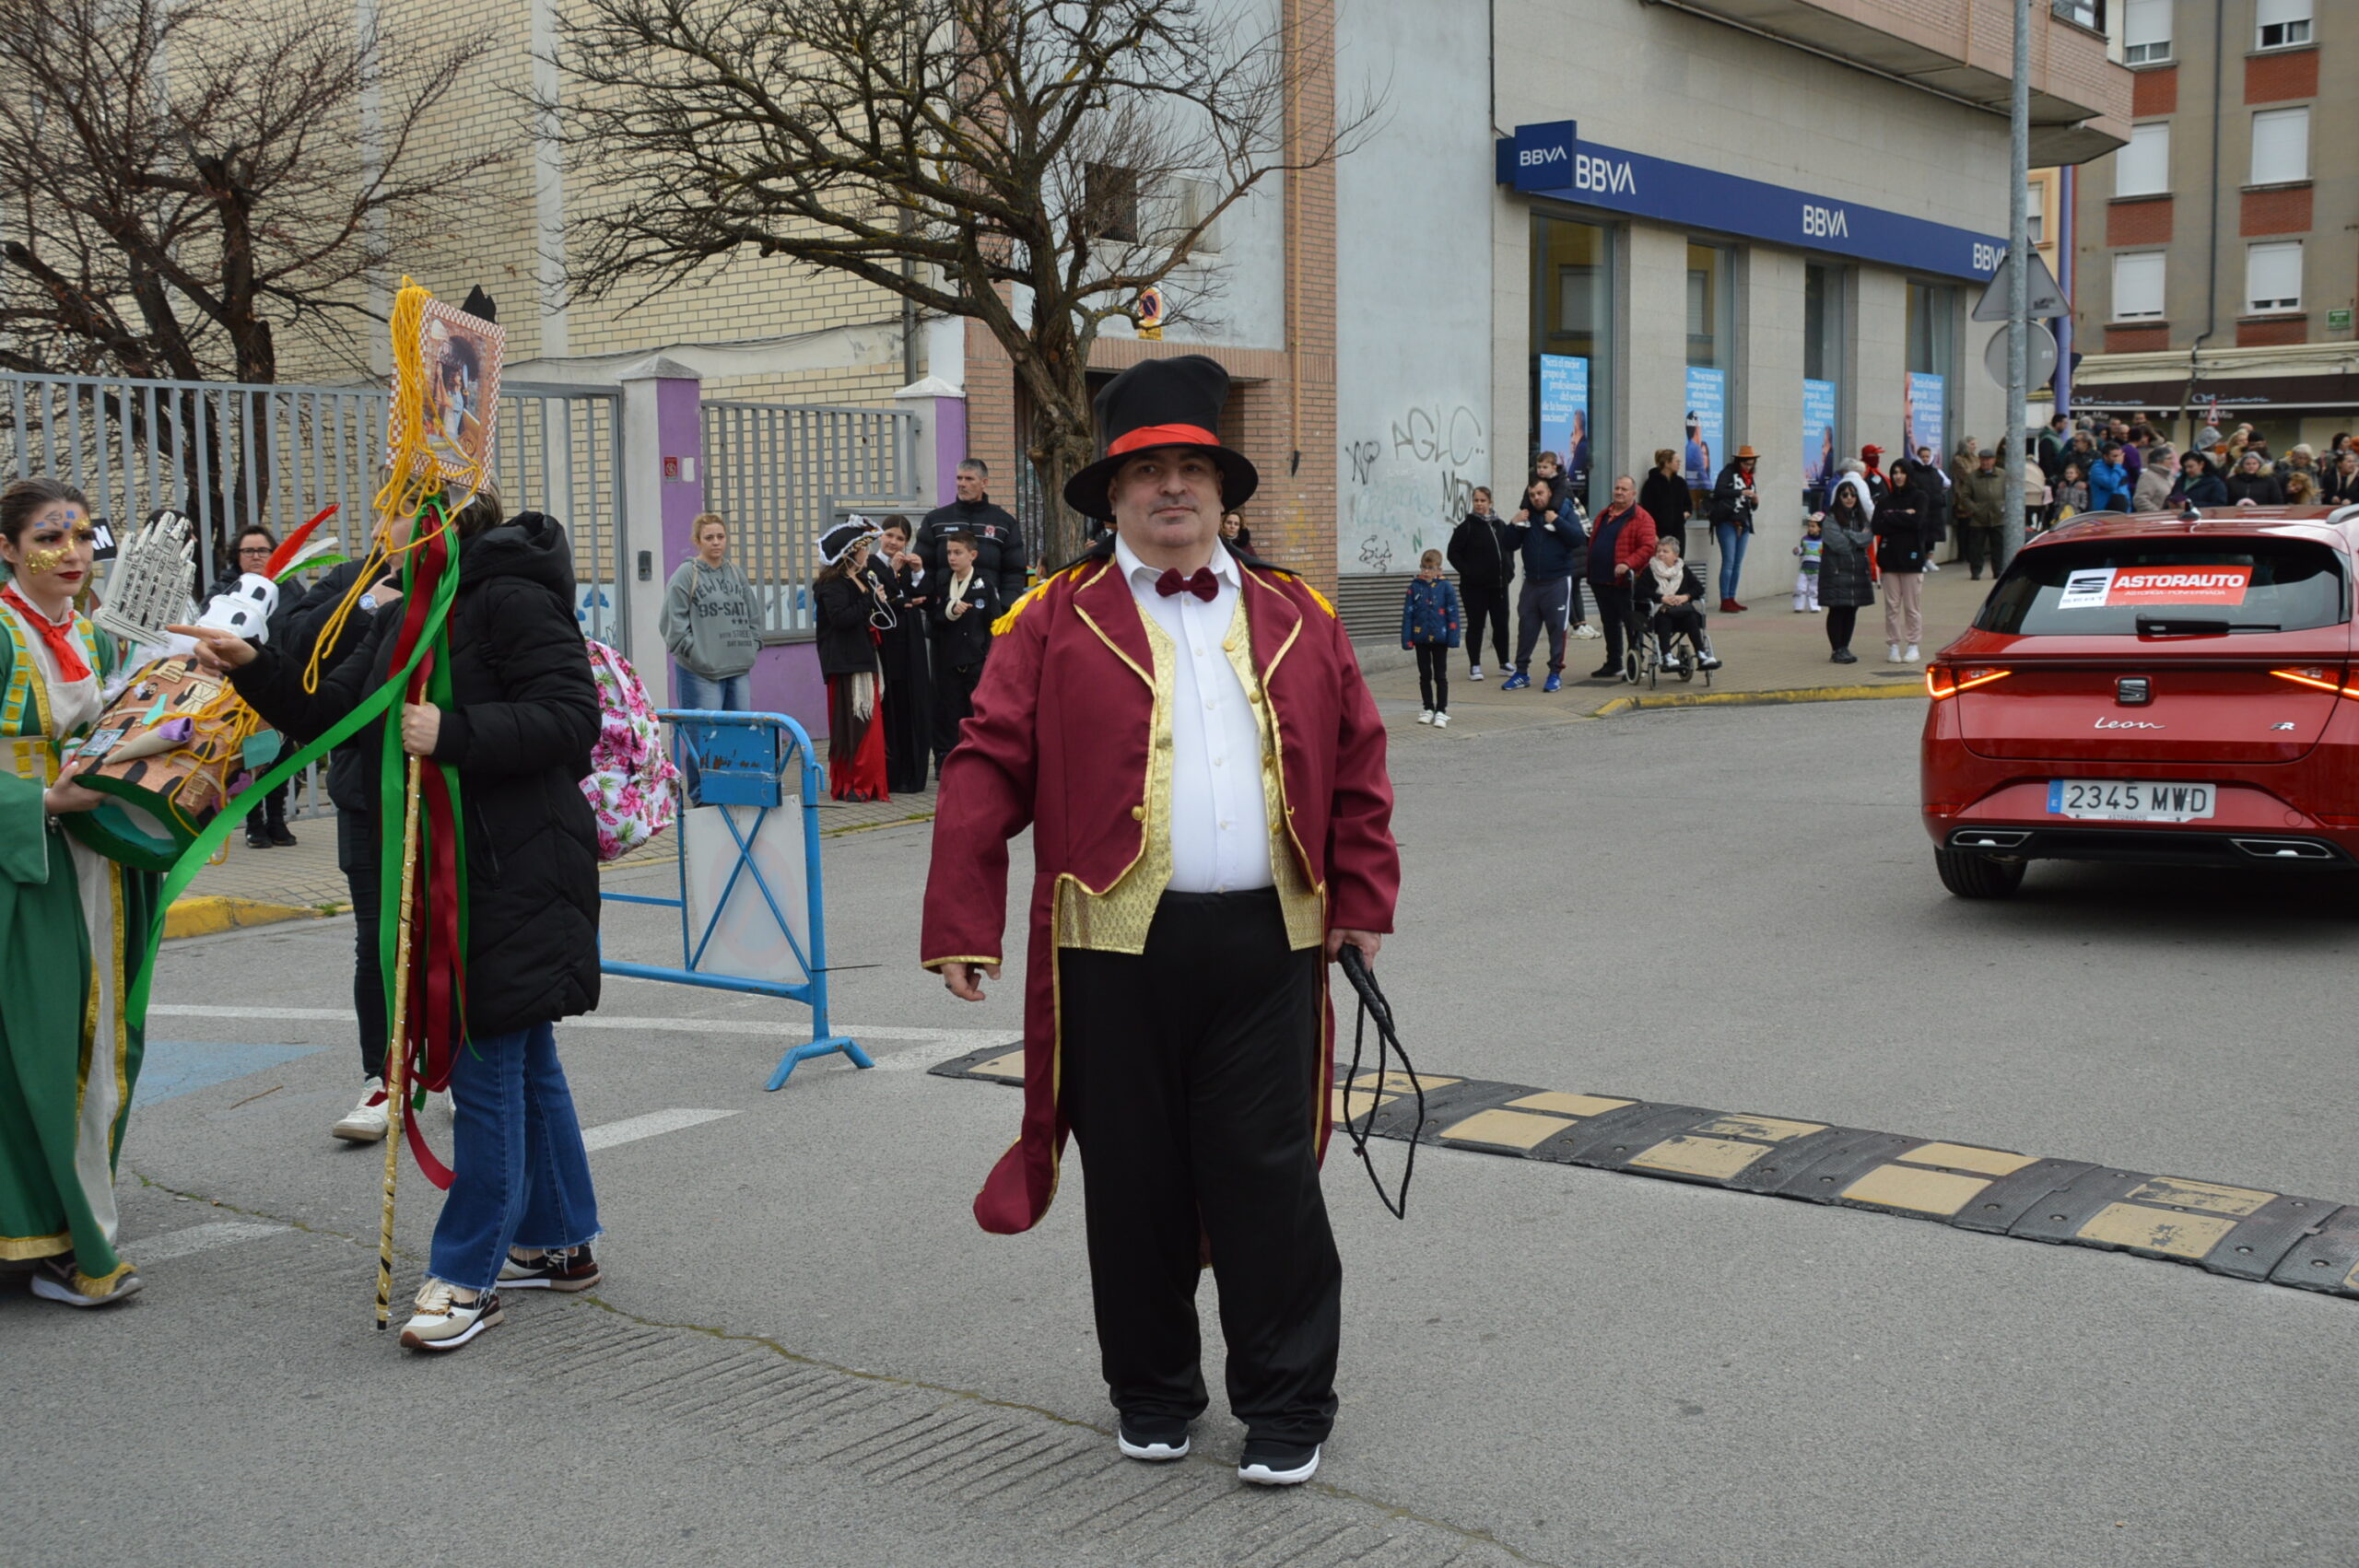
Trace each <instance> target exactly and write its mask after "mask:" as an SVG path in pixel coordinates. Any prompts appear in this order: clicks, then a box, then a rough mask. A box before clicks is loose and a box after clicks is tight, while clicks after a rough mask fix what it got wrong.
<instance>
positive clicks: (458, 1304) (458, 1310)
mask: <svg viewBox="0 0 2359 1568" xmlns="http://www.w3.org/2000/svg"><path fill="white" fill-rule="evenodd" d="M416 1306H417V1310H416V1311H415V1312H414V1313H413V1314H412V1315H411V1316H410V1320H409V1321H408V1322H407V1323H405V1324H404V1325H403V1326H402V1348H403V1349H404V1350H407V1351H455V1350H457V1349H458V1348H459V1347H460V1346H461V1345H464V1344H465V1343H466V1342H467V1341H468V1340H472V1339H474V1338H475V1336H476V1335H478V1334H481V1333H482V1332H483V1331H484V1330H485V1329H487V1328H498V1327H499V1322H500V1311H499V1292H498V1291H483V1292H480V1293H477V1294H476V1296H475V1300H473V1301H461V1300H460V1299H459V1297H458V1293H457V1289H456V1287H454V1286H453V1285H452V1283H451V1282H450V1281H448V1280H428V1281H426V1283H425V1284H423V1285H421V1286H419V1287H418V1292H417V1303H416Z"/></svg>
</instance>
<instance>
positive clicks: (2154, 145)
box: [2113, 120, 2171, 196]
mask: <svg viewBox="0 0 2359 1568" xmlns="http://www.w3.org/2000/svg"><path fill="white" fill-rule="evenodd" d="M2170 188H2171V127H2170V122H2169V121H2167V120H2165V121H2158V122H2156V123H2154V124H2152V125H2132V126H2131V127H2130V143H2129V145H2128V146H2124V147H2122V148H2121V149H2120V150H2119V151H2118V152H2116V153H2115V154H2114V155H2113V193H2114V194H2115V195H2117V196H2154V195H2160V194H2162V193H2164V192H2165V191H2168V190H2169V189H2170Z"/></svg>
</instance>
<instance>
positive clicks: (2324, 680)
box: [2270, 664, 2359, 697]
mask: <svg viewBox="0 0 2359 1568" xmlns="http://www.w3.org/2000/svg"><path fill="white" fill-rule="evenodd" d="M2270 673H2271V674H2272V675H2274V676H2276V677H2277V678H2278V679H2279V680H2281V681H2291V682H2293V683H2294V685H2297V686H2313V687H2316V688H2317V689H2318V690H2319V691H2322V692H2335V693H2338V694H2340V695H2341V696H2353V697H2359V687H2353V686H2346V685H2343V684H2342V683H2341V681H2340V680H2339V679H2337V678H2336V675H2337V672H2335V671H2332V670H2329V669H2327V668H2325V667H2324V666H2323V665H2318V664H2303V665H2299V666H2297V667H2295V668H2294V669H2291V670H2271V672H2270Z"/></svg>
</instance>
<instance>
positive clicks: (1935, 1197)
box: [933, 1045, 2359, 1298]
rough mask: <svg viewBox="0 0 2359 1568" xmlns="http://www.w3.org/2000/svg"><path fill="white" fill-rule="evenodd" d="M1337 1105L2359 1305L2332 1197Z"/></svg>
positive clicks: (1494, 1114)
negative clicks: (2344, 1299)
mask: <svg viewBox="0 0 2359 1568" xmlns="http://www.w3.org/2000/svg"><path fill="white" fill-rule="evenodd" d="M933 1071H934V1073H935V1074H936V1075H938V1076H941V1077H945V1078H975V1079H981V1080H984V1081H986V1082H998V1083H1021V1082H1023V1079H1024V1053H1023V1051H1022V1050H1021V1049H1020V1048H1015V1047H1013V1046H1012V1045H1003V1046H992V1047H986V1048H984V1049H982V1050H979V1051H969V1052H968V1053H967V1054H966V1055H964V1056H960V1057H957V1058H955V1059H952V1060H949V1061H946V1062H944V1063H943V1064H941V1065H940V1066H939V1067H936V1068H934V1069H933ZM1420 1091H1422V1092H1423V1094H1424V1114H1423V1116H1422V1117H1421V1116H1420V1115H1419V1114H1418V1113H1419V1106H1418V1094H1419V1092H1420ZM1331 1108H1332V1111H1333V1113H1334V1117H1335V1119H1336V1120H1337V1121H1339V1122H1349V1123H1362V1122H1364V1123H1365V1124H1366V1127H1367V1131H1368V1132H1369V1133H1370V1134H1371V1135H1373V1136H1376V1137H1380V1138H1391V1139H1398V1140H1402V1141H1410V1140H1414V1141H1419V1142H1424V1143H1433V1144H1438V1145H1441V1146H1443V1147H1446V1148H1454V1149H1464V1150H1469V1151H1474V1152H1480V1153H1488V1154H1504V1155H1509V1156H1512V1157H1515V1158H1518V1159H1524V1160H1533V1161H1538V1162H1541V1163H1543V1164H1570V1165H1587V1166H1590V1167H1591V1168H1593V1169H1597V1170H1606V1171H1622V1172H1626V1173H1628V1174H1630V1175H1634V1176H1656V1177H1662V1178H1668V1179H1670V1180H1673V1181H1684V1182H1694V1183H1697V1184H1700V1185H1703V1186H1706V1187H1718V1188H1725V1189H1727V1190H1729V1191H1731V1192H1743V1193H1753V1194H1757V1195H1760V1196H1764V1197H1777V1198H1792V1199H1801V1200H1802V1201H1803V1202H1806V1203H1820V1204H1828V1205H1836V1206H1840V1207H1844V1208H1853V1209H1863V1210H1870V1211H1875V1212H1879V1213H1884V1214H1895V1215H1900V1216H1903V1217H1905V1218H1907V1219H1914V1220H1930V1221H1932V1222H1934V1223H1939V1224H1944V1225H1948V1226H1950V1227H1951V1228H1952V1229H1954V1230H1962V1231H1974V1232H1979V1233H1982V1234H1984V1235H2006V1236H2014V1237H2018V1238H2021V1239H2024V1240H2028V1241H2044V1242H2048V1243H2051V1244H2053V1245H2056V1246H2085V1247H2095V1248H2098V1249H2100V1250H2104V1251H2108V1252H2121V1253H2128V1254H2130V1255H2133V1256H2136V1257H2140V1258H2160V1259H2165V1260H2168V1261H2171V1262H2177V1263H2189V1264H2193V1265H2194V1266H2196V1267H2197V1268H2200V1269H2203V1270H2208V1271H2209V1272H2212V1273H2214V1274H2219V1275H2221V1276H2223V1277H2224V1278H2228V1279H2236V1280H2246V1281H2254V1282H2262V1281H2266V1282H2268V1283H2270V1284H2275V1285H2288V1286H2292V1287H2294V1288H2296V1289H2299V1290H2307V1291H2319V1292H2324V1293H2328V1294H2332V1295H2341V1296H2349V1297H2353V1298H2359V1206H2348V1207H2346V1206H2345V1205H2343V1204H2341V1203H2337V1202H2334V1201H2333V1200H2331V1199H2322V1198H2309V1197H2304V1196H2299V1195H2295V1194H2290V1193H2283V1192H2277V1191H2272V1190H2271V1189H2270V1188H2259V1187H2248V1186H2244V1185H2241V1184H2232V1183H2227V1182H2216V1181H2201V1180H2196V1179H2194V1178H2191V1177H2187V1176H2158V1175H2155V1174H2154V1173H2152V1172H2148V1171H2133V1170H2127V1169H2122V1168H2119V1167H2116V1166H2112V1165H2101V1164H2092V1163H2091V1162H2089V1161H2086V1160H2068V1159H2059V1158H2055V1157H2052V1156H2042V1155H2037V1154H2026V1153H2019V1152H2017V1151H2015V1150H2012V1149H2000V1148H1994V1147H1991V1146H1989V1145H1988V1144H1982V1143H1976V1142H1971V1141H1963V1140H1946V1139H1931V1138H1912V1137H1910V1136H1908V1135H1907V1134H1906V1133H1898V1132H1877V1131H1874V1130H1872V1129H1867V1128H1860V1127H1841V1126H1837V1125H1835V1124H1832V1123H1828V1122H1820V1121H1810V1120H1806V1119H1802V1118H1800V1117H1786V1116H1771V1115H1764V1114H1761V1113H1759V1112H1753V1111H1716V1110H1708V1109H1706V1108H1704V1107H1703V1106H1682V1105H1672V1104H1666V1103H1663V1102H1661V1101H1654V1100H1644V1099H1636V1098H1629V1097H1625V1096H1622V1095H1615V1094H1590V1093H1567V1092H1565V1091H1561V1090H1555V1089H1541V1088H1535V1087H1532V1085H1529V1084H1522V1083H1502V1082H1493V1081H1491V1080H1488V1079H1480V1078H1452V1077H1446V1076H1439V1075H1436V1074H1432V1073H1422V1074H1419V1075H1418V1076H1417V1077H1416V1078H1414V1079H1412V1078H1411V1077H1409V1075H1408V1074H1406V1073H1402V1072H1392V1073H1383V1074H1379V1073H1376V1072H1373V1071H1368V1072H1363V1073H1361V1074H1359V1076H1358V1077H1356V1078H1349V1077H1348V1070H1347V1069H1346V1068H1345V1067H1344V1064H1342V1063H1338V1064H1337V1068H1336V1073H1335V1088H1334V1093H1333V1098H1332V1101H1331Z"/></svg>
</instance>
